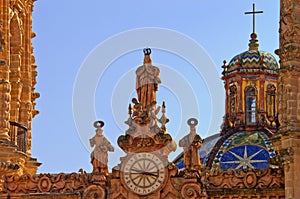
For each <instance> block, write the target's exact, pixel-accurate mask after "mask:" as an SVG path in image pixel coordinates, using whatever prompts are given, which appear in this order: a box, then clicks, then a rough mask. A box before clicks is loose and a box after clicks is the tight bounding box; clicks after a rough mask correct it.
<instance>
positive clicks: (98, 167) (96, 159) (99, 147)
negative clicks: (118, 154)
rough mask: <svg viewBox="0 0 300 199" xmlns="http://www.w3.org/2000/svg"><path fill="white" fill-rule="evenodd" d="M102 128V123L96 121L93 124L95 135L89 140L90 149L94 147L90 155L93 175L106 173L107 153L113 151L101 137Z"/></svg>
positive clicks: (108, 143)
mask: <svg viewBox="0 0 300 199" xmlns="http://www.w3.org/2000/svg"><path fill="white" fill-rule="evenodd" d="M103 126H104V122H102V121H96V122H95V123H94V127H95V128H96V135H95V136H94V137H92V138H91V139H90V145H91V147H94V146H95V148H94V150H93V152H92V153H91V163H92V165H93V173H97V172H99V173H108V166H107V163H108V151H110V152H113V151H114V147H113V146H112V145H111V143H110V142H109V141H108V140H107V139H106V138H105V137H104V135H103V129H102V127H103Z"/></svg>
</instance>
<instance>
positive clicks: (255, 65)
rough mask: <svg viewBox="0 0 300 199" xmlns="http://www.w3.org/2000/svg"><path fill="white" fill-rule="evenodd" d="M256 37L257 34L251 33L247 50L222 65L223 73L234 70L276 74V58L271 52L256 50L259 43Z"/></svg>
mask: <svg viewBox="0 0 300 199" xmlns="http://www.w3.org/2000/svg"><path fill="white" fill-rule="evenodd" d="M256 38H257V35H256V34H255V33H252V34H251V40H250V43H249V50H247V51H245V52H243V53H241V54H238V55H236V56H235V57H233V58H232V59H231V61H230V62H229V64H228V65H227V66H225V67H224V68H225V71H224V72H225V74H224V75H230V74H233V73H236V72H239V73H260V72H267V73H269V74H277V69H278V68H279V65H278V63H277V60H276V59H275V57H274V56H273V55H272V54H270V53H268V52H265V51H261V50H258V46H259V45H258V40H257V39H256Z"/></svg>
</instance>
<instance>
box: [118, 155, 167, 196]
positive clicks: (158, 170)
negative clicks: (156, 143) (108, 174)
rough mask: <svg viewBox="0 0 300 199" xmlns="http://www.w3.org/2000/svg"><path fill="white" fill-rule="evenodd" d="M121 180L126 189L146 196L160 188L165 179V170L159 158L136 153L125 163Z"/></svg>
mask: <svg viewBox="0 0 300 199" xmlns="http://www.w3.org/2000/svg"><path fill="white" fill-rule="evenodd" d="M123 169H124V170H123V172H124V173H123V179H124V182H125V184H126V185H127V187H128V188H129V189H130V190H131V191H133V192H135V193H137V194H139V195H147V194H150V193H152V192H154V191H156V190H157V189H158V188H160V187H161V185H162V184H163V182H164V180H165V178H166V169H165V167H164V164H163V162H162V161H161V159H160V158H159V157H157V156H156V155H154V154H151V153H137V154H134V155H133V156H131V157H130V158H129V159H128V161H126V162H125V165H124V167H123Z"/></svg>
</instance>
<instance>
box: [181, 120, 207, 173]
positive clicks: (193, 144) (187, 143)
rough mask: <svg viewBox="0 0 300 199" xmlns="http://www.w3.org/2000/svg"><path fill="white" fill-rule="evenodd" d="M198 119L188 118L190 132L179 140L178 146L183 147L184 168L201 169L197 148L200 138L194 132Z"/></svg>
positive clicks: (200, 144)
mask: <svg viewBox="0 0 300 199" xmlns="http://www.w3.org/2000/svg"><path fill="white" fill-rule="evenodd" d="M197 124H198V120H196V119H194V118H191V119H189V120H188V125H189V126H190V133H189V134H188V135H186V136H185V137H183V138H182V139H181V140H180V141H179V146H180V147H183V161H184V168H186V169H197V170H198V169H201V167H202V165H201V160H200V155H199V148H200V147H201V146H202V139H201V137H200V136H199V135H197V133H196V128H195V126H196V125H197Z"/></svg>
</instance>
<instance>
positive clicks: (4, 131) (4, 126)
mask: <svg viewBox="0 0 300 199" xmlns="http://www.w3.org/2000/svg"><path fill="white" fill-rule="evenodd" d="M0 21H1V24H0V31H1V33H2V34H1V38H0V40H1V51H0V69H1V70H0V104H1V105H0V140H6V141H8V140H9V135H8V132H9V103H10V83H9V66H8V65H9V63H8V60H9V59H8V58H9V50H8V49H9V47H8V45H7V43H8V41H7V38H8V1H4V0H1V7H0Z"/></svg>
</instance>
